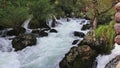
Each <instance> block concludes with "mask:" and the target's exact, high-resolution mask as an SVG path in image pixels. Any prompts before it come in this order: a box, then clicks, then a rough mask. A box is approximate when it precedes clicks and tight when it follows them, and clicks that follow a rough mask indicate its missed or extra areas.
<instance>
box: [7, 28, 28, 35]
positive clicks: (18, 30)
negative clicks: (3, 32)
mask: <svg viewBox="0 0 120 68" xmlns="http://www.w3.org/2000/svg"><path fill="white" fill-rule="evenodd" d="M25 32H26V29H25V28H23V27H16V28H13V30H10V31H8V32H7V35H9V36H13V35H16V36H18V35H19V34H23V33H25Z"/></svg>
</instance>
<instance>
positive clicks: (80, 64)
mask: <svg viewBox="0 0 120 68" xmlns="http://www.w3.org/2000/svg"><path fill="white" fill-rule="evenodd" d="M94 59H95V51H94V50H92V49H91V48H90V47H89V46H87V45H83V46H78V47H72V48H71V49H70V51H69V52H68V53H67V54H66V55H65V57H64V58H63V60H62V61H61V62H60V64H59V66H60V68H92V66H93V61H94Z"/></svg>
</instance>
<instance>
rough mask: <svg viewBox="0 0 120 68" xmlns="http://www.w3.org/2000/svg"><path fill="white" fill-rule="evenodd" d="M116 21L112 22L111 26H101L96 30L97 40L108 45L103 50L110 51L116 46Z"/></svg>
mask: <svg viewBox="0 0 120 68" xmlns="http://www.w3.org/2000/svg"><path fill="white" fill-rule="evenodd" d="M114 23H115V22H114V21H111V22H110V24H109V25H100V26H99V27H98V28H97V29H96V30H95V36H96V38H97V39H100V40H102V39H103V40H104V41H105V43H106V45H102V46H104V47H103V49H102V50H105V51H110V50H111V49H112V48H113V47H114V46H113V45H114V37H115V31H114Z"/></svg>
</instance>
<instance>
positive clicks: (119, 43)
mask: <svg viewBox="0 0 120 68" xmlns="http://www.w3.org/2000/svg"><path fill="white" fill-rule="evenodd" d="M115 43H117V44H118V45H120V35H117V36H116V37H115Z"/></svg>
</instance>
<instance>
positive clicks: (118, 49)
mask: <svg viewBox="0 0 120 68" xmlns="http://www.w3.org/2000/svg"><path fill="white" fill-rule="evenodd" d="M118 55H120V45H118V44H115V48H114V49H113V50H112V52H111V54H110V55H99V56H98V57H97V62H98V65H97V68H105V65H106V64H107V63H109V61H111V60H112V59H113V58H115V57H116V56H118Z"/></svg>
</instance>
